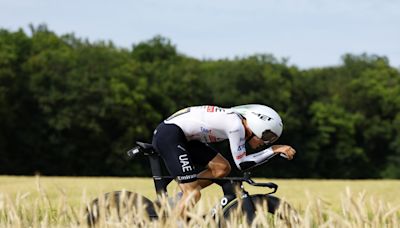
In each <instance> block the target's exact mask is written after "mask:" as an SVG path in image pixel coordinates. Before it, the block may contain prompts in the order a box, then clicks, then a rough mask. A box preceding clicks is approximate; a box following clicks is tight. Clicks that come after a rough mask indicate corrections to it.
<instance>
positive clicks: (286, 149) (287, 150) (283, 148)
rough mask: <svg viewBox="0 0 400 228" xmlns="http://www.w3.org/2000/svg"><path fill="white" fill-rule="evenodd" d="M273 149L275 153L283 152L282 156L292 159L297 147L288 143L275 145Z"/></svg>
mask: <svg viewBox="0 0 400 228" xmlns="http://www.w3.org/2000/svg"><path fill="white" fill-rule="evenodd" d="M272 150H273V151H274V153H280V154H282V157H285V158H286V159H287V160H292V159H293V157H294V154H295V153H296V150H295V149H293V148H292V147H291V146H287V145H273V146H272Z"/></svg>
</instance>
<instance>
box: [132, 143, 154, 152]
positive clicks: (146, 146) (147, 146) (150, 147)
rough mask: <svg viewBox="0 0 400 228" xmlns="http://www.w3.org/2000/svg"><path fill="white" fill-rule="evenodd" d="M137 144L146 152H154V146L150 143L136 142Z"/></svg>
mask: <svg viewBox="0 0 400 228" xmlns="http://www.w3.org/2000/svg"><path fill="white" fill-rule="evenodd" d="M136 144H137V145H138V146H140V147H141V148H142V149H144V150H152V149H153V145H151V144H150V143H144V142H139V141H136Z"/></svg>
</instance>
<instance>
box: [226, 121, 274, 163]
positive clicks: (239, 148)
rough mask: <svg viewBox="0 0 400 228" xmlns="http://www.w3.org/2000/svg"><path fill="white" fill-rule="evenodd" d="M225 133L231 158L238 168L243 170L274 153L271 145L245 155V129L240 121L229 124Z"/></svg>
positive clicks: (262, 161)
mask: <svg viewBox="0 0 400 228" xmlns="http://www.w3.org/2000/svg"><path fill="white" fill-rule="evenodd" d="M227 134H228V138H229V144H230V149H231V153H232V157H233V160H234V162H235V164H236V166H237V167H238V169H240V170H245V169H249V168H251V167H254V166H257V165H260V164H262V163H264V162H266V161H268V160H269V159H270V158H271V157H273V156H274V155H275V153H274V151H273V150H272V148H271V147H270V148H267V149H265V150H262V151H260V152H257V153H254V154H250V155H247V154H246V146H245V145H246V144H245V143H246V139H245V129H244V127H243V125H242V123H241V122H240V123H236V124H235V125H231V126H230V128H229V130H228V131H227Z"/></svg>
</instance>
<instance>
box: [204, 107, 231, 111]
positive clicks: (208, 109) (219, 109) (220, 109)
mask: <svg viewBox="0 0 400 228" xmlns="http://www.w3.org/2000/svg"><path fill="white" fill-rule="evenodd" d="M206 107H207V112H226V111H225V109H224V108H220V107H217V106H206Z"/></svg>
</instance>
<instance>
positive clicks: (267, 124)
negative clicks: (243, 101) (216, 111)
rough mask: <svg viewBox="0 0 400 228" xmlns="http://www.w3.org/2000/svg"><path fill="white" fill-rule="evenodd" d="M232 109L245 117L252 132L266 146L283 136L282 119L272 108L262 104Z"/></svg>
mask: <svg viewBox="0 0 400 228" xmlns="http://www.w3.org/2000/svg"><path fill="white" fill-rule="evenodd" d="M231 109H232V110H233V111H234V112H237V113H239V114H241V115H242V116H244V118H246V120H247V125H248V126H249V128H250V130H251V131H252V132H253V133H254V135H256V136H257V137H259V138H260V139H262V140H263V141H264V142H265V143H266V144H269V143H273V142H275V141H276V140H277V139H278V138H279V137H280V136H281V134H282V130H283V123H282V119H281V117H280V116H279V114H278V113H277V112H276V111H275V110H273V109H272V108H270V107H268V106H265V105H260V104H249V105H240V106H235V107H232V108H231Z"/></svg>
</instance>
